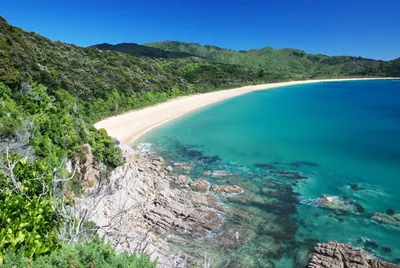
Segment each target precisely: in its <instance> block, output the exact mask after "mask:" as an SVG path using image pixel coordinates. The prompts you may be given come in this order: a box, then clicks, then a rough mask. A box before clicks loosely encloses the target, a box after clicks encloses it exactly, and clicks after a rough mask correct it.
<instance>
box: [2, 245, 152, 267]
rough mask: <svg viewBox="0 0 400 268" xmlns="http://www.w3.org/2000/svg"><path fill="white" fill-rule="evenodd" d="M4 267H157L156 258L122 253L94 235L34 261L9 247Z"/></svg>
mask: <svg viewBox="0 0 400 268" xmlns="http://www.w3.org/2000/svg"><path fill="white" fill-rule="evenodd" d="M3 267H5V268H7V267H9V268H13V267H21V268H25V267H26V268H56V267H57V268H64V267H65V268H71V267H73V268H86V267H96V268H97V267H102V268H103V267H104V268H107V267H109V268H114V267H117V268H118V267H121V268H122V267H124V268H125V267H129V268H155V267H156V262H154V261H150V259H149V258H148V257H146V256H143V255H136V254H134V253H133V254H129V253H120V254H116V252H115V250H114V249H113V248H112V247H111V246H110V245H108V244H105V243H104V242H103V241H102V240H100V239H97V238H96V239H93V240H90V241H87V242H85V243H83V244H76V245H68V246H65V247H63V248H61V249H60V250H58V251H53V252H52V253H51V254H50V255H47V256H42V257H39V258H37V259H35V260H33V261H31V260H29V259H27V258H24V256H23V254H22V253H21V251H17V252H15V251H9V252H8V253H7V255H6V258H5V262H4V264H3Z"/></svg>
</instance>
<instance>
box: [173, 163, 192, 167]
mask: <svg viewBox="0 0 400 268" xmlns="http://www.w3.org/2000/svg"><path fill="white" fill-rule="evenodd" d="M172 165H173V166H174V167H182V166H187V165H188V163H187V162H174V163H173V164H172Z"/></svg>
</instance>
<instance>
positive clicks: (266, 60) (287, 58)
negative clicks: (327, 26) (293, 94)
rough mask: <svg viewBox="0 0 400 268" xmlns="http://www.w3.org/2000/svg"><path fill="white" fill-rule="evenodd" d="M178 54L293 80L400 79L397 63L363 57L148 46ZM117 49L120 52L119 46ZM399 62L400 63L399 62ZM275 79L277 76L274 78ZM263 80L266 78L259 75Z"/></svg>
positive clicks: (177, 44)
mask: <svg viewBox="0 0 400 268" xmlns="http://www.w3.org/2000/svg"><path fill="white" fill-rule="evenodd" d="M145 46H148V47H151V48H158V49H162V50H165V51H170V52H176V53H178V52H179V53H189V54H192V55H196V56H198V57H201V58H204V59H207V60H209V61H211V62H213V63H223V64H231V65H241V66H245V67H248V68H254V69H261V70H266V71H267V72H268V73H271V74H278V73H282V72H283V73H285V74H286V75H289V77H291V78H296V79H301V78H317V77H321V78H326V77H346V76H353V77H354V76H358V77H362V76H400V71H399V70H398V69H397V70H396V71H394V69H395V66H393V65H395V61H389V62H383V61H378V60H371V59H365V58H361V57H348V56H335V57H328V56H326V55H312V54H307V53H306V52H304V51H302V50H297V49H273V48H270V47H265V48H262V49H251V50H247V51H235V50H229V49H222V48H219V47H215V46H201V45H199V44H196V43H183V42H176V41H165V42H155V43H149V44H145ZM114 50H116V51H120V52H125V51H121V50H119V47H118V45H117V46H115V47H114ZM397 61H398V60H397ZM272 76H273V75H272ZM259 77H260V78H261V77H263V75H261V76H259Z"/></svg>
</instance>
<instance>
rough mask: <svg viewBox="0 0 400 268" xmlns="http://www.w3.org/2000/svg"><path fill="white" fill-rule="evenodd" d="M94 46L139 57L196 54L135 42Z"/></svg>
mask: <svg viewBox="0 0 400 268" xmlns="http://www.w3.org/2000/svg"><path fill="white" fill-rule="evenodd" d="M93 47H96V48H98V49H101V50H110V51H117V52H122V53H127V54H131V55H132V56H139V57H141V56H144V57H150V58H170V59H175V58H185V57H191V56H194V55H192V54H189V53H186V52H173V51H167V50H163V49H160V48H156V47H148V46H142V45H138V44H135V43H121V44H117V45H111V44H107V43H103V44H98V45H94V46H93Z"/></svg>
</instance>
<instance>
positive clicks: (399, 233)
mask: <svg viewBox="0 0 400 268" xmlns="http://www.w3.org/2000/svg"><path fill="white" fill-rule="evenodd" d="M138 143H139V145H140V146H143V145H149V144H151V148H152V149H153V150H155V151H156V152H157V153H159V154H161V155H162V156H164V157H165V158H166V159H168V160H170V161H186V162H189V163H190V164H191V165H192V166H194V170H193V172H192V174H191V177H192V178H199V177H205V176H206V175H204V173H203V172H204V171H212V170H226V171H228V172H229V173H231V174H235V175H231V176H226V177H221V178H215V177H211V176H208V177H207V176H206V177H207V179H208V180H210V181H211V183H214V184H237V185H240V186H242V187H243V188H245V190H246V193H245V194H243V196H240V195H238V196H233V197H228V198H222V201H223V202H224V203H225V204H226V205H227V206H228V207H230V208H233V209H237V210H238V211H241V212H244V213H246V215H245V216H243V215H240V213H239V214H238V215H236V214H234V215H231V216H228V221H227V222H226V223H225V225H224V226H223V227H222V228H221V230H218V231H217V232H216V233H215V234H214V236H212V235H211V236H210V238H209V239H210V240H208V241H206V242H204V243H205V244H207V243H210V242H211V241H212V239H213V238H214V239H215V238H216V237H218V235H220V234H222V235H223V232H224V230H225V229H228V228H231V227H232V226H233V227H232V228H234V227H235V228H236V227H237V226H242V227H243V228H244V229H240V230H242V231H241V232H242V233H244V234H246V235H244V238H243V239H244V241H241V243H239V244H238V245H236V246H234V247H232V246H229V245H222V246H221V245H219V246H218V250H215V251H214V252H218V253H220V254H221V256H224V257H221V258H219V259H220V262H219V264H218V265H220V266H228V265H230V267H245V266H243V263H245V264H246V265H247V266H248V267H299V265H300V264H301V262H302V257H301V254H302V253H304V252H306V250H308V249H310V248H311V247H312V246H313V245H315V243H316V241H320V242H325V241H328V240H338V241H340V242H346V243H347V242H348V243H352V244H353V245H354V246H357V247H360V248H364V249H365V250H368V251H371V252H373V253H374V254H376V255H378V256H380V257H382V258H384V259H387V260H389V261H394V260H395V259H396V258H400V227H393V226H390V225H385V224H379V223H377V222H374V221H371V220H370V216H371V214H372V213H374V212H385V211H386V210H387V209H389V208H391V209H394V210H395V211H398V212H400V80H399V81H395V80H390V81H377V80H376V81H351V82H347V81H346V82H325V83H316V84H308V85H297V86H288V87H283V88H277V89H271V90H266V91H259V92H254V93H250V94H246V95H243V96H239V97H235V98H233V99H229V100H227V101H224V102H222V103H220V104H217V105H213V106H210V107H207V108H206V109H203V110H200V111H196V112H194V113H191V114H189V115H186V116H184V117H181V118H179V119H176V120H174V121H172V122H170V123H168V124H165V125H163V126H161V127H159V128H157V129H155V130H154V131H152V132H150V133H149V134H147V135H146V136H144V137H142V138H141V140H139V141H138ZM282 170H283V171H296V172H300V173H296V174H301V175H302V176H305V177H306V178H303V179H293V178H287V177H285V176H281V175H280V174H279V172H277V171H282ZM349 184H356V185H357V186H358V188H359V189H352V188H351V187H350V186H349ZM323 194H326V195H329V196H338V197H345V198H347V199H346V200H348V201H349V202H351V203H354V204H358V205H359V206H361V207H362V208H363V210H360V211H357V212H354V211H352V212H343V211H340V210H334V209H327V208H324V207H322V206H320V205H318V203H316V201H315V200H316V199H317V198H320V197H321V196H322V195H323ZM243 230H244V231H243ZM216 241H218V239H216ZM211 244H218V242H214V243H211ZM224 246H226V249H225V248H224ZM389 249H390V250H389ZM216 254H217V253H216ZM238 256H241V257H240V258H239V257H238ZM235 265H237V266H235Z"/></svg>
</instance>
